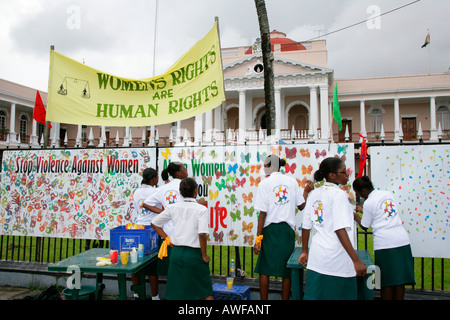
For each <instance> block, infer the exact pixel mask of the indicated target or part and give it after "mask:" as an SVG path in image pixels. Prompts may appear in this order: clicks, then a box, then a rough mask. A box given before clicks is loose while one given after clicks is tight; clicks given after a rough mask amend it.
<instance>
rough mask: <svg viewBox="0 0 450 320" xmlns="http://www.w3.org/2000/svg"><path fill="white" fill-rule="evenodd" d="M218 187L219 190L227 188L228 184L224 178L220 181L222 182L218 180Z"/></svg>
mask: <svg viewBox="0 0 450 320" xmlns="http://www.w3.org/2000/svg"><path fill="white" fill-rule="evenodd" d="M216 187H217V188H219V191H220V190H222V189H226V187H227V186H226V184H225V180H224V179H222V180H221V181H220V183H219V182H216Z"/></svg>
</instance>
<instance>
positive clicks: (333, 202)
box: [302, 182, 356, 278]
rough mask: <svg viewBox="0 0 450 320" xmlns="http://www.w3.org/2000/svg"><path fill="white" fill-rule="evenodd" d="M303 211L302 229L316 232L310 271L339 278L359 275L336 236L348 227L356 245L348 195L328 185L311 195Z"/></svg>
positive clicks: (310, 259) (351, 240)
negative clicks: (312, 229) (338, 231)
mask: <svg viewBox="0 0 450 320" xmlns="http://www.w3.org/2000/svg"><path fill="white" fill-rule="evenodd" d="M303 212H304V213H303V226H302V228H303V229H307V230H310V229H311V228H312V227H314V229H315V230H316V233H315V235H314V236H313V238H312V240H311V247H310V249H309V255H308V265H307V268H308V269H310V270H314V271H316V272H318V273H321V274H325V275H331V276H337V277H344V278H349V277H354V276H356V271H355V267H354V265H353V262H352V260H351V259H350V256H349V255H348V253H347V251H345V249H344V247H343V246H342V244H341V242H340V241H339V238H338V237H337V234H336V231H337V230H339V229H343V228H345V230H346V231H347V234H348V237H349V239H350V242H351V243H352V246H353V244H354V239H353V228H354V226H355V223H354V221H353V208H352V206H351V204H350V202H349V200H348V195H347V193H346V192H344V191H342V190H341V189H340V188H339V187H338V186H337V185H335V184H333V183H328V182H326V183H325V184H324V185H323V186H322V187H320V188H317V189H314V190H313V191H312V192H311V193H310V194H309V196H308V200H307V202H306V206H305V209H304V211H303Z"/></svg>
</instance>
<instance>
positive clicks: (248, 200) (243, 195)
mask: <svg viewBox="0 0 450 320" xmlns="http://www.w3.org/2000/svg"><path fill="white" fill-rule="evenodd" d="M242 198H243V199H244V202H245V203H247V202H250V203H251V202H252V201H253V192H250V193H249V194H248V195H247V194H245V193H243V194H242Z"/></svg>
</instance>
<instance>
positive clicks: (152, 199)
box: [145, 179, 183, 276]
mask: <svg viewBox="0 0 450 320" xmlns="http://www.w3.org/2000/svg"><path fill="white" fill-rule="evenodd" d="M180 183H181V180H180V179H173V180H172V181H170V182H169V183H166V184H163V185H162V186H160V187H158V188H156V191H155V192H154V193H152V194H151V195H150V196H149V197H148V198H147V199H145V204H147V205H149V206H153V207H158V208H161V206H162V207H163V208H167V207H168V206H169V205H170V204H174V203H177V202H178V201H183V196H182V195H181V193H180ZM157 216H158V215H157ZM163 230H164V232H165V233H166V234H167V235H168V236H169V237H170V239H172V232H173V224H172V221H168V222H167V223H166V224H165V225H164V226H163ZM171 251H172V248H171V247H168V248H167V254H168V255H167V257H166V258H164V259H162V260H160V261H159V262H158V274H159V275H160V276H167V274H168V271H169V264H170V256H171Z"/></svg>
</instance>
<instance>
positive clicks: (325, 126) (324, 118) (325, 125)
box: [320, 85, 330, 141]
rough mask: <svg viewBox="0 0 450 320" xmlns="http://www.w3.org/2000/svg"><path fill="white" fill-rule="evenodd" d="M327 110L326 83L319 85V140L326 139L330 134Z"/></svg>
mask: <svg viewBox="0 0 450 320" xmlns="http://www.w3.org/2000/svg"><path fill="white" fill-rule="evenodd" d="M328 115H329V111H328V85H322V86H320V127H321V128H322V130H321V135H320V136H321V140H324V141H328V136H329V135H330V121H329V117H328Z"/></svg>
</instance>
